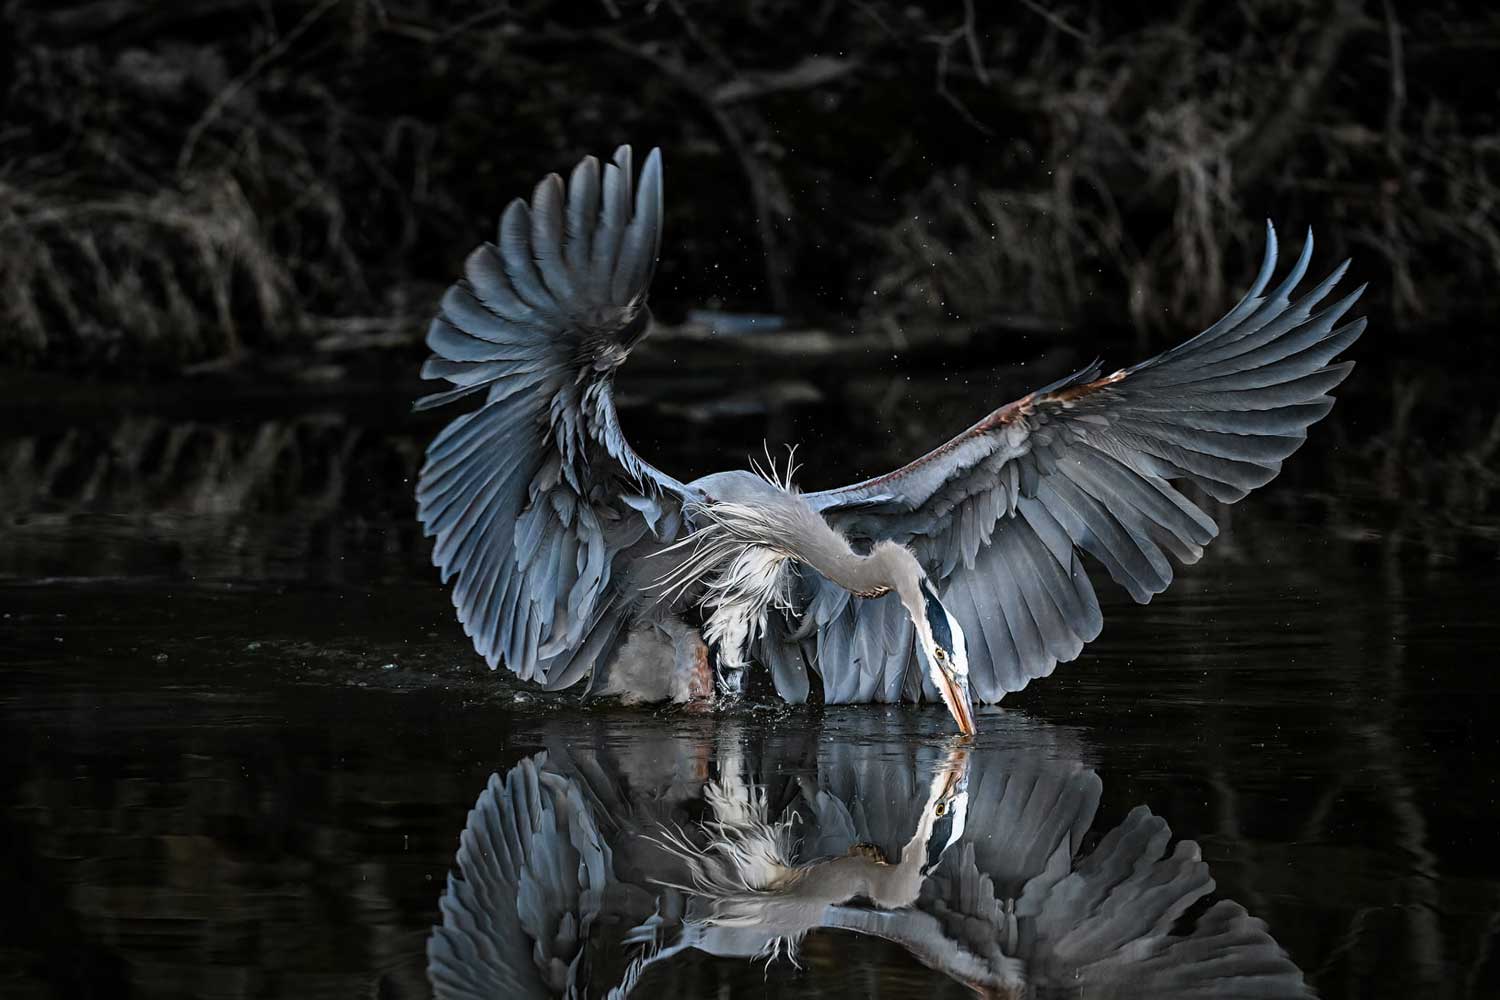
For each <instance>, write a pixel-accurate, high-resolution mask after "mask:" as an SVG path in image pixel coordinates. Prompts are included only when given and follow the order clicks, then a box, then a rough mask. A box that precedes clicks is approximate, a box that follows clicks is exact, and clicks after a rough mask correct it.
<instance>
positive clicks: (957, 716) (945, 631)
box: [910, 575, 975, 736]
mask: <svg viewBox="0 0 1500 1000" xmlns="http://www.w3.org/2000/svg"><path fill="white" fill-rule="evenodd" d="M917 600H918V601H919V602H920V606H919V607H918V608H912V609H910V610H911V612H912V623H913V624H914V625H915V626H916V633H917V636H916V641H917V654H918V655H919V656H921V658H922V662H923V663H924V664H925V665H926V667H927V673H928V676H930V677H931V678H932V683H933V684H934V685H935V686H936V687H937V689H938V694H940V695H942V697H943V704H945V705H947V706H948V711H949V712H951V713H953V720H954V721H955V722H957V723H958V729H959V732H961V733H963V734H964V735H965V736H972V735H973V734H974V732H975V727H974V706H973V702H972V700H971V699H970V697H969V650H968V646H967V645H965V643H964V630H963V629H962V628H961V627H959V624H958V620H957V619H956V618H954V617H953V616H952V615H951V614H949V613H948V609H947V608H945V607H943V602H942V601H940V600H938V597H937V591H936V590H934V589H933V586H932V581H931V580H929V579H928V578H927V577H926V576H925V575H923V576H922V578H921V579H920V580H919V581H918V583H917Z"/></svg>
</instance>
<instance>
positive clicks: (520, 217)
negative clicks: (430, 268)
mask: <svg viewBox="0 0 1500 1000" xmlns="http://www.w3.org/2000/svg"><path fill="white" fill-rule="evenodd" d="M631 173H632V171H631V154H630V148H629V147H628V146H622V147H620V149H619V150H617V151H616V153H615V156H614V160H613V162H611V163H606V164H605V165H604V167H603V169H602V172H601V169H600V166H599V163H598V161H597V160H595V159H594V158H593V157H588V158H586V159H585V160H583V162H581V163H579V164H578V166H577V167H576V168H575V169H574V171H573V174H572V177H571V178H570V179H569V181H568V184H567V186H566V189H565V188H564V185H563V182H562V180H561V178H559V177H558V176H557V175H556V174H553V175H551V176H549V177H547V178H546V179H545V180H543V181H542V182H541V183H540V184H538V185H537V187H536V192H535V193H534V194H533V195H532V199H531V203H530V205H529V206H528V205H527V204H526V202H524V201H521V200H520V199H517V200H516V201H513V202H511V204H510V206H509V207H508V208H507V209H506V210H505V213H504V215H503V217H502V218H501V220H500V231H499V236H498V243H496V244H490V243H487V244H485V245H484V246H481V247H479V248H478V249H477V250H475V251H474V252H473V253H472V254H470V255H469V259H468V261H467V262H466V264H465V268H464V278H463V279H462V280H460V281H459V282H458V283H457V284H455V285H454V286H453V287H452V288H450V289H448V292H447V294H446V295H444V296H443V303H442V310H441V312H439V314H438V316H437V318H436V319H434V320H433V321H432V326H431V328H430V329H429V331H428V333H427V345H428V346H429V347H430V348H431V349H432V351H433V356H432V357H431V358H430V359H429V360H428V361H427V363H426V365H424V366H423V368H422V375H423V377H424V378H429V379H444V380H446V381H448V382H450V383H452V384H453V386H454V387H455V388H453V389H450V390H448V391H446V392H441V393H437V394H435V395H431V396H427V397H425V398H424V399H422V400H421V401H420V402H418V404H417V406H418V408H419V409H425V408H428V407H431V406H437V405H440V404H443V403H447V402H450V401H452V400H455V399H459V398H462V397H465V396H468V395H470V394H474V393H483V394H484V403H483V405H482V406H481V407H480V408H479V409H477V410H475V411H474V412H472V413H467V414H465V415H463V416H461V417H458V418H457V419H455V420H454V421H453V422H452V423H450V424H449V425H448V426H447V427H446V428H444V430H443V431H442V432H441V433H440V434H439V435H438V436H437V438H436V439H435V440H434V441H433V442H432V444H431V445H430V446H429V447H428V449H427V462H426V464H425V465H424V466H423V468H422V474H421V479H420V480H419V482H418V486H417V505H418V516H419V517H420V518H421V520H422V524H423V526H424V528H425V530H426V533H427V534H429V535H433V536H435V537H436V539H437V542H436V545H435V547H434V549H433V556H432V559H433V563H434V564H435V565H436V566H438V567H439V568H440V569H441V570H442V576H443V580H444V582H445V583H446V582H447V581H449V580H450V579H452V578H453V577H455V576H456V577H457V578H458V579H457V583H456V584H455V586H454V588H453V605H454V607H455V608H457V610H458V617H459V620H460V621H461V622H462V623H463V626H464V631H465V632H466V633H467V634H468V635H469V637H470V638H472V639H473V640H474V647H475V649H476V650H478V652H479V654H480V655H481V656H483V657H484V658H485V660H486V661H487V662H488V663H489V665H490V667H491V668H493V667H495V666H496V665H497V664H498V663H500V662H502V661H503V662H504V663H505V665H506V666H507V667H509V668H510V669H511V670H512V671H514V672H515V673H517V674H519V675H520V676H521V677H523V678H526V679H529V680H535V681H538V682H540V683H543V684H546V685H547V686H549V687H553V688H557V687H565V686H567V685H569V684H572V683H573V682H574V681H576V680H578V679H579V678H580V677H582V676H583V675H584V674H585V673H587V672H588V670H589V669H590V667H592V666H593V664H594V662H595V660H596V659H597V658H598V657H600V656H601V655H604V654H606V653H607V652H608V649H609V648H610V647H611V646H612V645H613V644H612V643H611V642H610V641H609V640H610V639H611V638H612V637H613V634H614V630H612V629H611V628H608V627H605V626H602V625H601V622H603V623H605V625H607V624H608V623H609V622H611V621H613V622H615V623H618V621H619V619H620V616H619V615H618V614H615V615H613V616H612V615H611V614H610V612H611V610H612V609H611V607H610V601H611V596H610V594H611V590H610V579H611V570H612V563H613V561H614V558H615V556H616V555H617V554H618V553H620V552H621V551H623V550H624V549H626V548H629V547H630V546H631V545H634V544H635V543H636V542H638V541H640V540H641V539H642V538H643V537H645V536H646V535H647V534H648V533H656V534H657V535H658V537H662V536H667V537H670V536H671V535H672V534H673V533H674V532H675V530H676V522H677V519H678V517H679V514H680V496H681V492H682V490H683V487H682V485H681V484H680V483H678V482H677V481H676V480H675V479H672V478H671V477H669V476H666V475H664V474H663V473H661V472H659V471H658V470H657V469H655V468H653V467H652V466H651V465H649V464H648V463H646V462H645V461H643V460H642V459H641V458H640V456H638V455H637V454H636V453H635V451H634V450H633V449H632V448H631V447H630V444H629V443H628V442H627V441H626V440H625V437H624V435H623V434H622V433H621V432H620V425H619V421H618V419H617V417H616V413H615V405H614V396H613V386H612V379H613V375H614V371H615V369H616V368H617V367H618V366H619V365H620V364H621V363H622V362H623V361H624V360H625V357H626V355H627V354H628V353H629V351H630V348H631V347H632V346H634V345H635V343H636V342H637V341H639V340H640V339H641V337H643V336H644V335H645V334H646V332H647V331H648V329H649V326H650V322H651V314H650V311H649V310H648V309H647V308H646V291H647V287H648V286H649V284H650V282H651V275H652V273H653V271H654V270H655V266H656V256H657V249H658V246H659V244H660V239H661V214H662V193H661V174H662V171H661V155H660V153H659V151H657V150H652V151H651V154H650V155H649V156H647V157H646V163H645V166H644V169H642V171H641V178H640V184H639V186H636V185H634V184H633V182H632V178H631Z"/></svg>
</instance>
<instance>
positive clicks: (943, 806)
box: [933, 802, 948, 819]
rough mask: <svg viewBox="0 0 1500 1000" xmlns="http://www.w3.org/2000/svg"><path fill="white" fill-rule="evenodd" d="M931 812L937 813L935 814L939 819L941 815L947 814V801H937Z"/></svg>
mask: <svg viewBox="0 0 1500 1000" xmlns="http://www.w3.org/2000/svg"><path fill="white" fill-rule="evenodd" d="M933 812H934V813H936V814H937V816H938V818H939V819H941V818H942V817H944V816H946V815H947V814H948V803H946V802H939V803H938V804H937V808H936V809H934V810H933Z"/></svg>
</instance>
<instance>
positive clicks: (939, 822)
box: [922, 766, 969, 875]
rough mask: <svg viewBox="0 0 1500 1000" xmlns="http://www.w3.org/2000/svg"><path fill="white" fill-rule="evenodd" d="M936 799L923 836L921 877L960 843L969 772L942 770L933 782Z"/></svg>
mask: <svg viewBox="0 0 1500 1000" xmlns="http://www.w3.org/2000/svg"><path fill="white" fill-rule="evenodd" d="M934 784H939V785H940V786H941V787H939V788H937V789H936V791H937V795H936V796H935V797H934V798H933V800H932V804H931V805H930V806H928V808H929V809H930V810H931V812H932V816H931V817H930V819H931V823H932V827H931V832H930V833H929V834H928V835H927V860H926V862H925V863H924V864H923V865H922V874H923V875H929V874H931V873H932V870H933V869H934V868H936V867H937V866H938V862H940V861H942V859H943V855H944V854H946V853H947V851H948V848H950V847H952V846H953V845H954V844H956V843H958V842H959V841H960V840H962V839H963V836H964V826H965V824H966V823H967V822H968V818H969V770H968V768H967V767H966V766H963V767H957V768H945V769H943V770H941V771H939V773H938V775H937V777H936V778H935V779H934Z"/></svg>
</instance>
